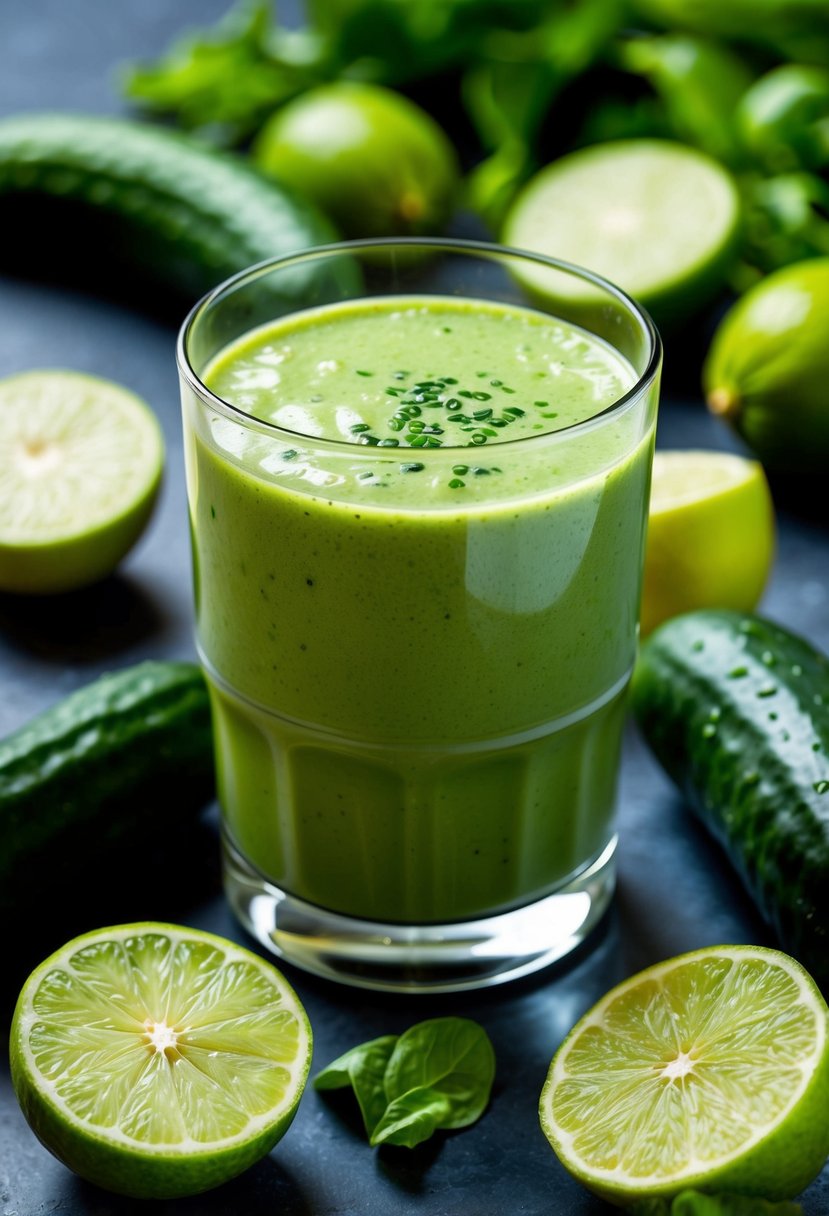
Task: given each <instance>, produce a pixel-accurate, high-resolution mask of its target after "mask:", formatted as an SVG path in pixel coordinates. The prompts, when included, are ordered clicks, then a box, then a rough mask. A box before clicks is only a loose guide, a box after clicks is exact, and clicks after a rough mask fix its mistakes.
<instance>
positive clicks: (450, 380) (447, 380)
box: [443, 376, 458, 384]
mask: <svg viewBox="0 0 829 1216" xmlns="http://www.w3.org/2000/svg"><path fill="white" fill-rule="evenodd" d="M443 383H444V384H457V383H458V382H457V380H456V379H455V377H454V376H444V377H443Z"/></svg>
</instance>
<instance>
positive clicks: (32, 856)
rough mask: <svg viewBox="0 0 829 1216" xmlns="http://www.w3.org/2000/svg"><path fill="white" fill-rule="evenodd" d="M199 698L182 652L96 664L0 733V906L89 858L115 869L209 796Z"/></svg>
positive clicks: (202, 698)
mask: <svg viewBox="0 0 829 1216" xmlns="http://www.w3.org/2000/svg"><path fill="white" fill-rule="evenodd" d="M213 790H214V771H213V746H212V738H211V722H210V704H209V698H208V693H207V688H206V685H205V682H204V678H203V676H202V674H201V671H200V670H199V668H198V667H196V666H195V664H193V663H187V662H161V661H157V662H144V663H139V664H138V665H137V666H133V667H127V668H125V669H123V670H121V671H117V672H114V673H112V674H109V675H104V676H101V677H100V678H99V679H97V680H95V681H94V682H93V683H91V684H89V685H87V686H86V687H84V688H81V689H79V690H78V691H77V692H74V693H72V694H71V695H70V696H68V697H67V698H65V699H64V700H62V701H60V702H58V703H57V704H56V705H54V706H52V707H51V708H49V709H47V710H46V711H45V712H44V713H42V714H40V715H38V717H36V718H34V719H32V721H30V722H28V723H27V724H26V725H24V726H23V727H21V728H20V730H18V731H16V732H15V733H14V734H12V735H9V736H8V737H7V738H5V739H3V740H2V741H0V906H4V907H5V906H8V905H9V904H11V903H15V902H17V901H18V900H19V899H20V898H21V897H25V895H26V890H27V888H33V887H41V888H42V887H43V886H44V885H45V884H48V883H49V882H50V881H51V880H52V879H53V878H54V877H55V876H59V875H61V874H62V873H68V874H70V875H74V878H75V880H76V882H77V881H80V880H81V879H84V878H85V879H89V877H90V876H91V872H92V870H93V869H94V865H95V859H96V858H98V857H101V856H106V857H107V858H117V859H118V860H120V862H121V863H122V864H123V866H124V867H125V868H127V869H129V868H130V867H131V865H132V864H133V862H134V861H136V860H137V858H138V857H139V856H140V854H139V853H137V852H136V848H137V847H140V846H141V844H142V842H144V843H147V842H151V841H157V840H159V839H164V838H166V837H172V835H173V832H174V829H175V828H176V827H177V826H178V825H181V824H185V823H187V822H188V821H192V820H194V819H195V818H196V816H197V815H198V814H199V812H200V811H201V810H202V809H203V808H204V807H205V806H206V804H207V803H208V802H209V801H210V800H211V798H212V797H213Z"/></svg>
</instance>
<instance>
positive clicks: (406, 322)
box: [185, 297, 654, 923]
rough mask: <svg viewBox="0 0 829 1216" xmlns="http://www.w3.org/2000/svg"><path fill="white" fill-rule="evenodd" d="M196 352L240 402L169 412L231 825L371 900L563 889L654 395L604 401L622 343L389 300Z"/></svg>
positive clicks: (341, 890)
mask: <svg viewBox="0 0 829 1216" xmlns="http://www.w3.org/2000/svg"><path fill="white" fill-rule="evenodd" d="M203 379H204V381H205V383H206V384H207V385H208V387H209V388H211V389H212V391H213V392H214V393H215V394H216V396H217V397H219V398H221V399H222V400H223V401H224V402H226V403H229V404H230V406H232V407H235V409H234V408H227V407H220V406H219V405H217V406H216V408H215V409H213V410H209V409H208V410H205V409H203V408H202V409H201V411H200V412H194V414H193V419H192V422H191V423H189V424H188V423H186V425H185V433H186V435H187V445H186V446H187V470H188V487H189V496H190V503H191V522H192V535H193V551H194V568H195V582H196V604H197V628H198V640H199V646H200V650H201V653H202V656H203V659H204V662H205V667H206V670H207V673H208V677H209V680H210V684H211V688H212V692H213V699H214V710H215V729H216V739H217V754H218V766H219V786H220V797H221V801H222V805H223V810H224V814H225V823H226V826H227V829H228V832H229V834H230V837H231V839H232V841H233V843H234V844H235V845H236V847H237V848H238V849H239V851H240V852H241V853H242V854H243V855H244V856H245V857H246V858H247V859H248V860H249V861H250V862H251V863H252V865H253V866H254V867H256V868H257V869H258V870H259V871H260V872H261V874H262V875H264V876H265V877H266V878H267V879H268V880H269V881H271V882H272V883H274V884H275V885H276V886H277V887H279V888H281V889H283V890H285V891H287V892H289V893H291V894H292V895H295V896H298V897H299V898H302V899H305V900H308V901H310V902H311V903H313V904H317V905H320V906H321V907H324V908H326V909H330V910H332V911H336V912H340V913H344V914H348V915H352V916H357V917H366V918H370V919H374V920H379V921H387V922H403V923H407V922H408V923H430V922H441V921H453V920H463V919H467V918H473V917H477V916H480V915H482V914H485V913H492V912H497V911H501V910H506V909H509V908H513V907H517V906H519V905H522V904H524V903H529V902H531V901H533V900H535V899H536V898H539V897H541V896H543V895H545V894H547V893H550V892H552V891H554V890H555V889H556V888H558V887H559V886H561V885H562V884H563V883H565V882H566V881H567V880H568V879H569V878H570V877H571V876H573V875H574V874H576V873H578V871H579V870H580V869H582V868H584V867H585V866H586V865H587V864H589V863H590V862H591V861H592V860H593V859H594V858H596V857H597V856H598V855H599V854H600V853H601V852H602V850H603V849H604V848H605V847H606V845H607V843H608V841H609V839H610V837H611V835H612V811H613V798H614V785H615V773H616V768H617V759H618V751H619V746H620V734H621V726H622V698H623V693H624V689H625V686H626V683H627V680H628V677H629V674H630V670H631V667H632V664H633V659H634V648H635V638H636V620H637V615H638V600H639V584H640V572H641V559H642V547H643V532H644V522H645V515H646V511H645V504H646V502H647V494H648V481H649V469H650V453H651V446H652V438H653V436H652V431H653V412H654V411H653V409H649V410H645V411H643V410H642V409H641V408H634V406H635V402H633V401H631V402H630V403H628V404H627V405H626V404H625V403H624V402H623V403H622V404H620V405H617V406H616V407H615V409H614V410H613V411H611V413H609V414H607V415H604V411H606V410H608V407H610V406H611V405H612V404H613V403H614V402H618V401H619V400H620V399H621V398H624V397H625V394H626V393H627V392H628V390H629V389H630V388H631V387H632V386H633V384H634V383H635V380H636V376H635V374H634V372H633V370H632V368H631V367H630V366H629V365H628V364H627V363H626V361H625V360H624V359H623V358H622V357H621V356H620V355H618V354H617V353H616V352H615V351H613V350H612V349H611V348H610V347H609V346H607V345H605V344H604V343H602V342H601V341H600V340H599V339H597V338H594V337H593V336H591V335H589V334H587V333H586V332H584V331H581V330H578V329H576V328H574V327H573V326H570V325H568V324H567V323H565V322H563V321H560V320H557V319H555V318H551V317H549V316H547V315H545V314H543V313H540V312H535V311H534V310H531V309H522V308H510V307H506V306H502V305H498V304H492V303H488V302H484V301H476V300H464V299H453V298H450V297H428V298H426V297H423V298H421V297H397V298H395V297H392V298H383V299H381V300H377V301H373V300H358V301H354V302H350V303H348V304H342V305H331V306H328V307H325V308H320V309H316V310H309V311H306V312H302V313H298V314H295V315H293V316H291V317H289V318H287V319H284V320H281V321H279V322H275V323H274V324H272V325H270V326H268V327H267V328H264V329H257V330H254V331H253V332H251V333H249V334H247V335H246V336H244V337H243V338H242V339H240V340H239V341H238V342H236V343H234V344H233V345H231V346H230V347H229V348H227V349H225V350H224V351H222V352H221V353H220V354H219V355H218V356H217V357H216V358H215V359H214V360H213V362H212V364H211V365H210V366H209V367H208V368H207V369H206V370H205V371H204V373H203ZM236 411H243V414H239V413H237V412H236ZM603 415H604V416H603ZM185 416H186V418H187V411H185Z"/></svg>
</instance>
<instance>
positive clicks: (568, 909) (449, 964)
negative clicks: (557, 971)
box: [224, 836, 616, 993]
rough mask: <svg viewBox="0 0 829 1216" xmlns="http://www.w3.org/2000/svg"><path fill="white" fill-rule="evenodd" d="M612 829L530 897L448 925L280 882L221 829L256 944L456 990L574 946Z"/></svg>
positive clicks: (334, 974)
mask: <svg viewBox="0 0 829 1216" xmlns="http://www.w3.org/2000/svg"><path fill="white" fill-rule="evenodd" d="M615 852H616V837H615V836H614V837H613V838H612V839H611V840H610V842H609V844H608V845H607V847H606V848H605V849H604V850H603V852H602V853H601V854H600V855H599V857H597V858H596V859H595V860H594V861H593V862H592V863H591V864H590V865H589V866H587V868H585V869H584V870H582V871H580V872H579V873H578V874H577V875H576V876H575V878H573V879H571V880H570V881H569V882H568V883H567V885H566V886H564V887H561V888H559V890H557V891H556V892H555V893H554V894H552V895H547V896H545V897H544V898H543V899H540V900H537V901H536V902H535V903H532V904H527V905H525V906H524V907H521V908H516V909H514V910H513V911H511V912H503V913H500V914H498V915H496V916H490V917H486V918H485V919H482V920H476V921H463V922H458V923H454V924H448V925H435V924H430V925H403V924H390V925H385V924H379V923H377V922H375V921H369V920H359V919H357V918H355V917H350V916H343V915H340V914H339V913H336V912H330V911H328V910H327V909H325V908H320V907H317V906H316V905H314V904H310V903H306V902H305V901H304V900H301V899H297V898H296V897H295V896H293V895H289V894H288V893H287V892H285V891H281V890H279V888H278V887H275V886H273V884H271V883H269V882H268V881H267V879H265V878H264V877H263V876H262V875H261V874H260V873H259V872H258V871H256V870H255V869H253V867H252V866H251V865H250V863H249V862H247V861H246V860H245V858H244V857H242V856H241V854H240V853H239V852H238V850H237V849H236V848H235V847H234V846H233V844H232V843H231V842H230V841H229V840H228V839H227V837H226V836H225V838H224V882H225V891H226V893H227V897H228V900H229V901H230V905H231V907H232V908H233V911H234V912H235V913H236V915H237V916H238V918H239V920H240V921H241V922H242V924H243V925H244V926H245V928H246V929H247V930H248V931H249V932H250V933H251V934H252V935H253V936H254V937H255V938H257V940H258V941H260V942H261V943H262V945H264V946H266V947H267V948H268V949H269V950H271V951H273V953H274V954H277V955H279V956H280V957H281V958H284V959H285V960H287V961H288V962H290V963H293V964H294V965H295V966H297V967H301V968H303V970H305V971H311V972H313V973H314V974H315V975H322V976H325V977H326V978H327V979H332V980H339V981H340V982H341V983H344V984H351V985H353V986H356V987H359V988H373V989H379V990H385V991H388V992H407V993H412V992H459V991H462V990H463V989H467V988H485V987H490V986H492V985H494V984H503V983H505V982H506V981H507V980H513V979H518V978H519V977H520V976H524V975H530V974H531V973H532V972H534V971H538V970H540V969H541V968H542V967H547V966H549V965H550V964H551V963H554V962H556V960H557V959H561V958H563V957H564V956H565V955H566V954H569V953H570V951H572V950H574V949H575V948H576V947H577V946H579V945H580V944H581V943H582V942H583V941H584V940H585V938H586V937H587V936H588V934H589V933H590V932H591V930H592V929H593V928H594V927H595V926H596V925H597V924H598V922H599V920H600V919H601V917H602V915H603V914H604V912H605V910H606V909H607V906H608V904H609V903H610V900H611V897H612V895H613V889H614V886H615V860H614V854H615Z"/></svg>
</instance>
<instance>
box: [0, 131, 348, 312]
mask: <svg viewBox="0 0 829 1216" xmlns="http://www.w3.org/2000/svg"><path fill="white" fill-rule="evenodd" d="M0 221H2V223H3V227H4V236H5V239H4V241H3V249H2V251H0V267H2V268H3V269H5V270H16V271H19V272H22V273H26V274H30V273H32V272H33V271H36V272H38V273H46V274H47V275H48V276H50V277H53V276H54V275H55V274H58V276H59V277H61V278H63V279H66V278H70V279H72V280H73V282H77V283H78V284H79V285H80V286H83V287H87V286H92V287H98V286H99V285H101V284H103V285H106V286H107V287H113V286H114V287H115V288H116V290H117V291H118V293H119V294H123V295H125V296H127V297H131V298H132V297H134V294H135V292H136V289H137V288H143V289H144V291H145V292H146V290H147V289H150V288H152V289H155V290H156V296H155V301H156V303H157V305H158V306H159V309H160V310H163V309H164V306H165V305H167V304H169V299H168V297H169V296H170V295H172V296H173V298H174V303H175V306H176V307H178V308H179V309H180V308H181V305H182V303H184V302H193V301H195V300H196V299H197V298H198V297H199V296H201V295H203V294H204V293H205V292H206V291H208V290H210V288H212V287H214V286H215V285H216V284H217V283H220V282H221V281H222V280H223V279H225V278H227V277H228V276H229V275H232V274H235V273H236V272H237V271H239V270H242V269H244V268H245V267H247V266H250V265H252V264H253V263H256V262H260V261H263V260H265V259H266V258H269V257H273V256H276V255H279V254H285V253H290V252H293V251H295V250H299V249H303V248H305V247H307V246H309V245H314V244H319V243H322V242H325V241H328V240H330V239H331V238H332V236H333V233H332V230H331V228H330V226H329V224H328V223H327V221H325V220H324V219H323V218H322V217H321V216H320V215H319V213H318V212H316V211H315V210H314V209H313V208H312V207H311V206H310V205H308V204H306V203H304V202H302V201H300V200H299V199H297V198H294V197H292V196H290V195H289V194H288V193H287V192H286V191H285V190H284V189H283V188H282V187H280V186H277V185H276V184H275V183H273V182H269V181H266V180H265V179H264V177H262V176H261V175H260V174H259V173H258V172H256V171H255V170H254V169H253V168H252V167H251V166H249V165H248V164H246V163H245V161H243V160H242V158H241V157H239V156H233V155H231V154H229V153H220V152H217V151H214V150H212V149H209V148H207V147H206V146H205V145H203V144H201V143H199V142H198V141H196V140H195V139H192V138H190V137H188V136H186V135H183V134H180V133H178V132H174V131H170V130H167V129H164V128H161V127H155V126H152V125H150V124H148V123H140V122H133V121H129V120H126V119H117V118H104V117H97V116H92V115H85V114H76V115H72V114H51V113H44V114H24V115H19V116H15V117H12V118H6V119H2V120H0ZM159 288H160V289H161V290H160V291H159V290H157V289H159Z"/></svg>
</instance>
